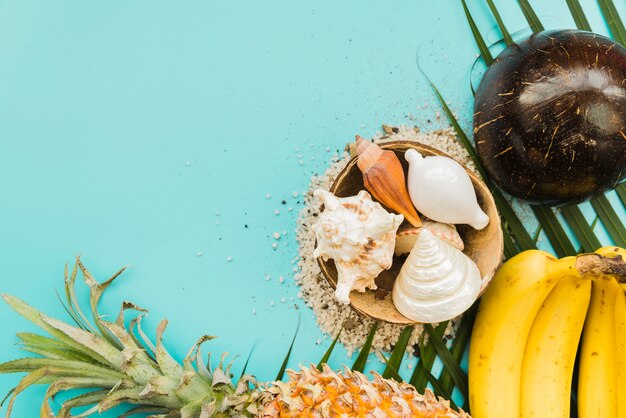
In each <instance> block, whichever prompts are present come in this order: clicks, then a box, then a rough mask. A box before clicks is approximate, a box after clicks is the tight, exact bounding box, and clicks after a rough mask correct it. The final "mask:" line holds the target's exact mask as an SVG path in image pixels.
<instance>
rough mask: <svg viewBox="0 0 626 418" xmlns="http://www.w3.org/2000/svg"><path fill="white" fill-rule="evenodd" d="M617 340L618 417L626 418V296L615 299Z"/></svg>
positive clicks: (618, 296)
mask: <svg viewBox="0 0 626 418" xmlns="http://www.w3.org/2000/svg"><path fill="white" fill-rule="evenodd" d="M615 340H616V342H617V388H618V391H617V416H618V418H626V295H624V292H623V291H622V292H621V293H618V294H617V297H616V299H615Z"/></svg>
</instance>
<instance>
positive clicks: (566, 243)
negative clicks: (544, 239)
mask: <svg viewBox="0 0 626 418" xmlns="http://www.w3.org/2000/svg"><path fill="white" fill-rule="evenodd" d="M531 208H532V210H533V212H534V213H535V216H536V217H537V220H539V224H540V225H541V228H542V229H543V230H544V231H545V233H546V235H547V236H548V240H549V241H550V244H552V248H553V249H554V252H555V253H556V255H557V256H558V257H559V258H563V257H567V256H570V255H576V253H577V251H576V249H575V248H574V245H572V243H571V241H570V240H569V238H568V236H567V234H566V233H565V230H564V229H563V227H562V226H561V224H560V223H559V220H558V219H557V217H556V215H555V214H554V212H553V211H552V209H551V208H549V207H547V206H535V205H531Z"/></svg>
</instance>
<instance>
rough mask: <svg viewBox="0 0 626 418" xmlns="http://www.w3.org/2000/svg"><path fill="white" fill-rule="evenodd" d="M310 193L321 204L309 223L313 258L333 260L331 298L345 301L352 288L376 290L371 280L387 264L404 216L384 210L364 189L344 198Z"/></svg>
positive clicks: (347, 299)
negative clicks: (314, 244)
mask: <svg viewBox="0 0 626 418" xmlns="http://www.w3.org/2000/svg"><path fill="white" fill-rule="evenodd" d="M313 195H314V196H315V197H317V198H319V199H320V200H321V201H322V203H323V204H324V211H323V212H322V213H321V214H320V216H319V217H318V221H317V222H316V223H315V224H314V225H313V232H314V233H315V237H316V238H317V247H316V248H315V251H314V252H313V257H316V258H317V257H322V258H323V259H324V260H328V259H329V258H332V259H333V260H335V266H336V267H337V273H338V281H337V289H336V291H335V297H336V298H337V300H338V301H340V302H342V303H346V304H347V303H350V297H349V296H350V291H351V290H352V289H355V290H357V291H359V292H363V291H365V289H376V283H375V282H374V279H375V278H376V277H378V275H379V274H380V272H381V271H383V270H385V269H388V268H389V267H391V263H392V259H393V248H394V245H395V242H396V231H397V229H398V227H399V226H400V224H401V223H402V221H403V220H404V217H403V216H402V215H395V214H392V213H389V212H387V211H386V210H385V209H383V207H382V206H381V205H380V203H377V202H374V201H373V200H372V197H371V196H370V194H369V193H368V192H366V191H365V190H362V191H360V192H359V193H358V194H357V195H356V196H351V197H345V198H338V197H336V196H334V195H333V194H332V193H330V192H327V191H325V190H316V191H315V193H314V194H313Z"/></svg>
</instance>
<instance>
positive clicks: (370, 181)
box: [356, 135, 422, 226]
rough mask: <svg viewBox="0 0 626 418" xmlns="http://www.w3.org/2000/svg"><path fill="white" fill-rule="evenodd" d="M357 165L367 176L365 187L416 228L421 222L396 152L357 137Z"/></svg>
mask: <svg viewBox="0 0 626 418" xmlns="http://www.w3.org/2000/svg"><path fill="white" fill-rule="evenodd" d="M356 154H357V156H358V160H357V165H358V167H359V169H360V170H361V172H362V173H363V183H364V184H365V188H366V189H367V190H369V192H370V193H371V194H372V196H374V197H375V198H376V199H377V200H378V201H380V202H382V203H383V204H384V205H386V206H387V207H389V208H391V209H393V210H395V211H396V212H398V213H401V214H402V215H404V217H405V219H406V220H407V221H409V223H411V225H413V226H420V225H421V224H422V223H421V221H420V218H419V216H418V215H417V212H416V211H415V208H414V207H413V204H412V203H411V198H410V197H409V192H408V191H407V189H406V179H405V177H404V170H403V169H402V164H401V163H400V160H399V159H398V157H397V156H396V154H395V153H394V152H393V151H389V150H383V149H381V148H380V147H379V146H378V145H376V144H374V143H372V142H369V141H365V140H363V138H361V137H360V136H358V135H357V136H356Z"/></svg>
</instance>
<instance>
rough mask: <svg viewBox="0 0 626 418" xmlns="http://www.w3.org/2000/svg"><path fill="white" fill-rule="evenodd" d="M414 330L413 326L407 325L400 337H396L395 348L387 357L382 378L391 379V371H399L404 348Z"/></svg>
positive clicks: (404, 351)
mask: <svg viewBox="0 0 626 418" xmlns="http://www.w3.org/2000/svg"><path fill="white" fill-rule="evenodd" d="M414 329H415V327H414V326H412V325H408V326H406V327H404V329H403V330H402V333H401V334H400V337H398V341H396V345H395V347H393V350H392V351H391V356H390V357H389V361H387V367H385V370H384V371H383V377H384V378H389V377H393V371H394V370H395V371H397V370H400V365H401V364H402V359H403V358H404V354H405V353H406V346H407V345H408V344H409V339H410V338H411V334H413V330H414ZM396 380H397V379H396Z"/></svg>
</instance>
